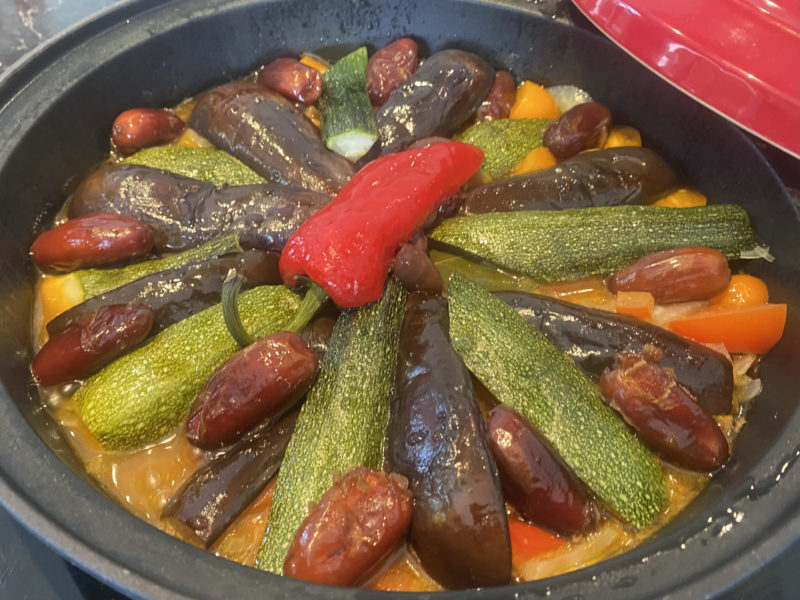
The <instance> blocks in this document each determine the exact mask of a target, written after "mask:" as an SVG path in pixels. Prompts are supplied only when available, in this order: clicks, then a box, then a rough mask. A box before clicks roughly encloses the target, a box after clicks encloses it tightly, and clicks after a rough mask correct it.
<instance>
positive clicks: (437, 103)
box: [376, 50, 494, 154]
mask: <svg viewBox="0 0 800 600" xmlns="http://www.w3.org/2000/svg"><path fill="white" fill-rule="evenodd" d="M493 81H494V69H492V68H491V67H490V66H489V65H488V64H487V63H486V61H484V60H483V59H482V58H481V57H479V56H477V55H475V54H472V53H471V52H465V51H463V50H442V51H440V52H436V53H435V54H434V55H433V56H431V57H430V58H428V59H427V60H426V61H425V62H424V63H422V65H421V66H420V67H419V69H417V72H416V73H414V74H413V75H412V76H411V77H409V78H408V79H407V80H406V81H405V83H403V85H401V86H400V87H398V88H397V89H396V90H395V91H394V92H392V94H391V95H390V96H389V99H388V100H387V101H386V103H385V104H384V105H383V106H382V107H381V108H380V110H378V113H377V115H376V118H377V120H378V131H379V132H380V138H381V153H382V154H390V153H392V152H400V151H401V150H405V149H406V148H408V146H409V145H411V144H412V143H413V142H415V141H416V140H419V139H421V138H426V137H431V136H442V137H450V136H451V135H453V134H454V133H456V132H457V131H458V129H459V127H461V126H462V125H463V124H464V123H466V122H467V119H469V118H470V117H471V116H472V115H473V114H474V113H475V110H476V109H477V108H478V106H480V103H481V102H482V101H483V99H484V98H485V97H486V94H488V93H489V90H490V89H491V87H492V82H493Z"/></svg>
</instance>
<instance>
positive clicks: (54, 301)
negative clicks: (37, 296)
mask: <svg viewBox="0 0 800 600" xmlns="http://www.w3.org/2000/svg"><path fill="white" fill-rule="evenodd" d="M40 293H41V298H42V324H44V325H46V324H47V323H49V322H50V321H52V320H53V319H54V318H56V317H57V316H58V315H60V314H61V313H63V312H64V311H66V310H69V309H70V308H72V307H73V306H76V305H78V304H80V303H81V302H83V300H84V297H85V294H84V291H83V286H82V285H81V281H80V279H78V277H77V276H76V275H74V274H73V273H70V274H68V275H47V276H45V277H44V278H43V279H42V280H41V284H40Z"/></svg>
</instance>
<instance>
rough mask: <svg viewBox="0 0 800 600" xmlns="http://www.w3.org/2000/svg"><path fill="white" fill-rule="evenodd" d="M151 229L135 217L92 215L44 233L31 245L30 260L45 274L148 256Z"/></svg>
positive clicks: (109, 214)
mask: <svg viewBox="0 0 800 600" xmlns="http://www.w3.org/2000/svg"><path fill="white" fill-rule="evenodd" d="M152 248H153V233H152V231H150V228H149V227H148V226H147V225H146V224H145V223H143V222H142V221H140V220H139V219H136V218H134V217H129V216H127V215H120V214H115V213H103V212H98V213H90V214H87V215H84V216H82V217H79V218H76V219H70V220H69V221H67V222H66V223H62V224H61V225H58V226H57V227H54V228H53V229H50V230H48V231H45V232H44V233H42V234H41V235H40V236H39V237H37V238H36V240H35V241H34V242H33V245H31V257H32V258H33V260H34V261H35V262H36V264H37V265H39V267H40V268H41V269H42V270H44V271H74V270H75V269H83V268H86V267H100V266H105V265H113V264H115V263H118V262H122V261H126V260H129V259H132V258H140V257H143V256H147V254H149V252H150V250H151V249H152Z"/></svg>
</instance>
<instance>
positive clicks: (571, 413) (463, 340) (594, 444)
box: [448, 275, 667, 529]
mask: <svg viewBox="0 0 800 600" xmlns="http://www.w3.org/2000/svg"><path fill="white" fill-rule="evenodd" d="M448 301H449V303H450V338H451V341H452V343H453V347H454V348H455V349H456V351H457V352H458V353H459V354H460V355H461V358H462V359H463V360H464V363H465V364H466V365H467V367H468V368H469V370H470V371H472V373H473V374H474V375H475V376H476V377H477V378H478V379H479V380H480V381H481V383H483V384H484V385H485V386H486V387H487V388H488V389H489V390H490V391H491V392H492V394H494V396H495V397H496V398H497V399H498V400H499V401H500V402H502V403H503V404H506V405H508V406H510V407H511V408H513V409H514V410H516V411H517V412H519V413H520V414H521V415H522V416H524V417H525V418H526V419H528V421H529V422H530V423H531V424H532V425H533V426H534V427H535V428H536V429H537V430H538V431H539V432H540V433H541V434H542V435H543V436H544V437H546V438H547V439H548V440H549V441H550V443H551V444H552V446H553V448H555V450H556V452H558V454H559V455H560V456H561V458H562V459H563V460H564V461H565V462H566V463H567V464H568V465H569V466H570V467H571V468H572V469H573V471H575V473H576V474H577V475H578V477H580V479H581V480H583V481H584V482H585V483H586V484H587V485H588V486H589V487H590V488H591V489H592V491H594V493H595V494H597V496H598V497H600V498H601V499H602V500H603V501H605V503H606V504H607V505H608V506H609V507H610V508H611V509H612V510H613V511H614V512H616V513H617V514H618V515H619V516H620V517H622V519H624V520H625V521H627V522H628V523H630V524H631V525H633V526H634V527H636V528H638V529H641V528H644V527H646V526H647V525H649V524H650V523H652V522H653V520H654V519H655V518H656V517H657V516H658V514H659V513H660V512H661V510H662V509H663V508H664V506H665V505H666V503H667V492H666V487H665V484H664V476H663V473H662V471H661V468H660V467H659V465H658V464H657V463H656V461H655V459H654V457H653V456H652V455H651V454H650V453H649V452H648V451H647V449H645V447H644V446H642V444H641V443H640V442H639V441H638V440H637V438H636V437H635V436H634V434H633V433H631V431H630V430H629V429H628V428H627V427H626V425H625V424H624V423H623V422H622V421H621V420H620V419H619V418H617V417H616V416H615V415H614V413H613V412H612V411H611V409H609V408H608V407H607V406H606V405H605V404H604V403H603V399H602V397H601V396H600V391H599V390H598V388H597V386H595V385H594V384H593V383H592V382H591V381H589V380H588V379H587V378H586V376H585V375H583V374H582V373H581V372H580V371H578V369H577V368H576V367H575V365H574V364H573V363H572V361H571V360H570V359H569V358H567V357H566V356H565V355H564V354H562V353H561V351H559V350H558V349H557V348H556V347H555V346H553V345H552V344H550V342H548V341H547V339H546V338H545V337H544V336H543V335H542V334H541V333H539V332H538V331H536V330H535V329H534V328H533V327H531V326H530V325H529V324H528V323H527V322H526V321H525V320H524V319H523V318H522V317H521V316H520V315H518V314H517V312H516V311H515V310H514V309H513V308H511V307H510V306H508V305H506V304H505V303H503V302H501V301H500V300H498V299H497V298H495V297H494V296H492V295H491V294H490V293H489V292H487V291H486V290H484V289H483V288H481V287H480V286H478V285H476V284H474V283H472V282H470V281H468V280H467V279H465V278H463V277H461V276H459V275H454V276H453V277H452V278H451V279H450V284H449V287H448Z"/></svg>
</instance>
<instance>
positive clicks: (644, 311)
mask: <svg viewBox="0 0 800 600" xmlns="http://www.w3.org/2000/svg"><path fill="white" fill-rule="evenodd" d="M653 308H655V298H653V294H651V293H650V292H623V291H620V292H617V303H616V311H617V312H618V313H621V314H623V315H630V316H632V317H636V318H637V319H643V320H645V321H646V320H647V319H649V318H650V317H652V316H653Z"/></svg>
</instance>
